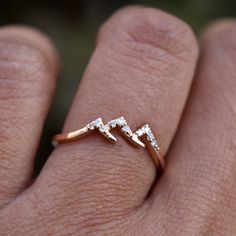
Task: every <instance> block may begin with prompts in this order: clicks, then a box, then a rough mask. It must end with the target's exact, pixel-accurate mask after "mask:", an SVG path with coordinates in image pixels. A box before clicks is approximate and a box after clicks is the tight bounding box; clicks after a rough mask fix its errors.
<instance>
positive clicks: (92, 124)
mask: <svg viewBox="0 0 236 236" xmlns="http://www.w3.org/2000/svg"><path fill="white" fill-rule="evenodd" d="M87 127H88V129H90V130H94V129H95V127H96V125H95V122H94V121H93V122H91V123H90V124H88V125H87Z"/></svg>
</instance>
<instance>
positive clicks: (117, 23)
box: [99, 7, 198, 64]
mask: <svg viewBox="0 0 236 236" xmlns="http://www.w3.org/2000/svg"><path fill="white" fill-rule="evenodd" d="M99 38H101V41H105V42H106V44H107V45H108V46H110V48H113V49H114V50H115V51H116V52H117V51H119V53H121V54H123V55H127V56H129V57H131V56H132V57H135V58H136V59H140V60H146V62H147V60H149V61H150V60H151V59H152V60H157V61H159V62H160V60H162V62H164V63H167V64H170V63H171V64H174V63H176V60H177V61H178V63H179V62H180V61H184V62H186V61H188V60H189V58H191V59H192V57H194V58H196V56H197V54H198V47H197V43H196V39H195V36H194V34H193V32H192V30H191V29H190V27H189V26H188V25H186V24H185V23H184V22H182V21H181V20H179V19H177V18H175V17H173V16H170V15H168V14H166V13H164V12H162V11H159V10H155V9H151V8H132V7H129V8H127V9H122V10H120V11H119V12H118V13H116V14H115V15H114V17H112V19H111V20H110V21H108V22H107V23H105V24H104V25H103V27H102V28H101V30H100V33H99ZM191 61H192V60H191Z"/></svg>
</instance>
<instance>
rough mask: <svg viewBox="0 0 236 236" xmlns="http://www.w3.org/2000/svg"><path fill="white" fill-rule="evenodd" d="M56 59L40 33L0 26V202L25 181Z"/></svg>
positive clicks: (29, 175)
mask: <svg viewBox="0 0 236 236" xmlns="http://www.w3.org/2000/svg"><path fill="white" fill-rule="evenodd" d="M56 61H57V59H56V56H55V52H54V49H53V48H52V46H51V44H50V42H49V40H48V39H47V38H46V37H45V36H43V35H42V34H40V33H39V32H37V31H35V30H33V29H29V28H26V27H19V26H11V27H4V28H1V29H0V114H1V116H0V206H1V205H2V204H4V203H6V202H7V201H9V200H10V199H11V198H14V197H15V196H16V195H17V194H18V193H19V192H20V191H21V190H22V189H23V188H24V187H25V186H26V185H27V184H28V183H29V181H30V178H31V173H32V170H33V162H34V154H35V151H36V149H37V146H38V142H39V138H40V133H41V130H42V126H43V123H44V119H45V116H46V114H47V111H48V108H49V105H50V101H51V97H52V93H53V90H54V86H55V73H56V67H57V62H56Z"/></svg>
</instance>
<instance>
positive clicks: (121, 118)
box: [116, 116, 126, 126]
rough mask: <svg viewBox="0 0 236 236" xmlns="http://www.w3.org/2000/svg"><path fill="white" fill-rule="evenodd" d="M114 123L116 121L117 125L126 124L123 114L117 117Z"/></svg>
mask: <svg viewBox="0 0 236 236" xmlns="http://www.w3.org/2000/svg"><path fill="white" fill-rule="evenodd" d="M116 123H117V124H118V125H119V126H124V125H126V121H125V118H124V117H123V116H122V117H120V118H118V119H117V120H116Z"/></svg>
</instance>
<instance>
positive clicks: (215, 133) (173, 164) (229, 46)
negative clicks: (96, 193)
mask: <svg viewBox="0 0 236 236" xmlns="http://www.w3.org/2000/svg"><path fill="white" fill-rule="evenodd" d="M235 47H236V22H235V21H222V22H219V23H216V24H214V25H213V26H211V27H209V28H208V30H207V31H206V33H205V34H204V37H203V39H202V42H201V52H202V54H201V59H200V65H199V68H198V75H197V77H196V80H195V83H194V85H193V89H192V91H191V95H190V98H189V101H188V104H187V109H186V110H185V112H184V115H183V120H182V122H181V126H180V128H179V132H178V133H177V135H176V138H175V141H174V144H173V147H172V148H171V151H170V155H169V157H168V158H169V167H168V169H167V171H166V173H165V176H164V178H163V179H162V181H161V183H160V185H157V186H156V188H157V189H156V192H155V193H154V194H153V196H152V198H151V200H150V202H151V205H152V207H153V206H154V205H155V207H153V211H152V213H151V215H150V218H152V219H154V218H155V217H154V216H156V215H157V212H158V214H160V215H161V217H162V218H160V217H158V219H157V218H155V219H156V220H160V221H159V223H160V222H161V224H162V226H163V225H164V222H168V223H167V224H166V223H165V229H164V230H165V234H168V235H169V234H170V235H171V234H172V233H173V234H174V232H175V234H178V232H179V231H181V234H187V235H203V234H204V235H205V234H206V235H209V234H212V235H235V233H236V227H235V219H236V207H235V206H236V204H235V203H236V202H235V199H236V182H235V178H236V169H235V166H236V165H235V164H236V159H235V157H236V151H235V147H236V143H235V141H236V139H235V137H236V119H235V118H236V94H235V87H236V78H235V74H236V53H235ZM150 202H149V204H150ZM160 206H162V207H160ZM160 208H161V209H160ZM158 209H160V210H161V211H159V210H158ZM154 211H155V212H154ZM155 222H156V221H155V220H154V221H153V227H155V226H154V224H155Z"/></svg>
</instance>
